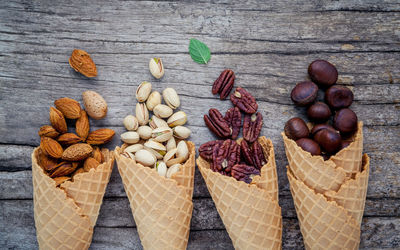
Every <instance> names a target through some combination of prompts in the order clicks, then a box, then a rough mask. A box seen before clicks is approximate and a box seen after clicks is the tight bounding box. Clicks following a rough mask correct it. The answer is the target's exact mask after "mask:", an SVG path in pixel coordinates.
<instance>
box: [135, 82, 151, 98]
mask: <svg viewBox="0 0 400 250" xmlns="http://www.w3.org/2000/svg"><path fill="white" fill-rule="evenodd" d="M150 92H151V83H149V82H142V83H141V84H140V85H139V87H138V88H137V89H136V99H137V100H138V102H145V101H146V100H147V97H149V95H150Z"/></svg>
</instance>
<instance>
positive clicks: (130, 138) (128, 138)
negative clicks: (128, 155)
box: [121, 131, 140, 144]
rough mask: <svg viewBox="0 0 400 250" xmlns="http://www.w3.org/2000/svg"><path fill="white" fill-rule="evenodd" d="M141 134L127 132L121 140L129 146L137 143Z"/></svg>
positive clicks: (122, 135)
mask: <svg viewBox="0 0 400 250" xmlns="http://www.w3.org/2000/svg"><path fill="white" fill-rule="evenodd" d="M139 139H140V138H139V134H138V133H136V132H133V131H129V132H125V133H122V134H121V140H122V141H123V142H125V143H128V144H133V143H137V142H138V141H139Z"/></svg>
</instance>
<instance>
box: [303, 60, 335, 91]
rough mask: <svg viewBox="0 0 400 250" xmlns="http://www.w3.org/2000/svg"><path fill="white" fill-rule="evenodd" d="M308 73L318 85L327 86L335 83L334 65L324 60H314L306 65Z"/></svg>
mask: <svg viewBox="0 0 400 250" xmlns="http://www.w3.org/2000/svg"><path fill="white" fill-rule="evenodd" d="M308 74H309V75H310V78H311V80H312V81H313V82H315V83H317V84H318V85H319V86H320V87H329V86H331V85H333V84H335V83H336V81H337V78H338V72H337V70H336V67H335V66H333V65H332V64H331V63H329V62H327V61H325V60H315V61H313V62H312V63H311V64H310V66H308Z"/></svg>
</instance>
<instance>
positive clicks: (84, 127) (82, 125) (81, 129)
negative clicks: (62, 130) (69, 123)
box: [75, 110, 90, 141]
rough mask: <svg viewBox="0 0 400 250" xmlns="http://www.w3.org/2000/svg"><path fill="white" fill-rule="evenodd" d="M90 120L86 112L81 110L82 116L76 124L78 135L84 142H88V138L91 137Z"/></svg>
mask: <svg viewBox="0 0 400 250" xmlns="http://www.w3.org/2000/svg"><path fill="white" fill-rule="evenodd" d="M89 129H90V126H89V118H88V116H87V114H86V111H85V110H81V116H80V117H79V118H78V120H76V123H75V132H76V134H77V135H78V136H79V137H80V138H82V141H85V140H86V137H87V136H88V135H89Z"/></svg>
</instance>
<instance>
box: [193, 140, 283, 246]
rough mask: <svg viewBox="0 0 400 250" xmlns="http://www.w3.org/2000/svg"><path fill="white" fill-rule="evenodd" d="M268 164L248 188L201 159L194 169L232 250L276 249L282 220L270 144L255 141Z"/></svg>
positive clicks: (279, 238) (264, 141) (273, 156)
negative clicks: (212, 201)
mask: <svg viewBox="0 0 400 250" xmlns="http://www.w3.org/2000/svg"><path fill="white" fill-rule="evenodd" d="M258 141H259V142H260V144H261V146H262V148H263V151H264V155H265V156H266V158H267V159H268V163H267V164H265V165H264V166H263V167H262V170H261V177H259V178H254V179H253V183H252V184H247V183H245V182H242V181H237V180H236V179H235V178H233V177H228V176H224V175H221V174H220V173H217V172H214V171H212V170H211V169H210V164H209V163H208V162H207V161H206V160H205V159H203V158H202V157H199V158H197V161H196V162H197V165H198V167H199V169H200V172H201V174H202V175H203V178H204V180H205V182H206V184H207V188H208V191H209V192H210V194H211V197H212V199H213V200H214V203H215V206H216V208H217V210H218V213H219V215H220V216H221V219H222V221H223V223H224V225H225V227H226V230H227V231H228V233H229V236H230V238H231V239H232V242H233V245H234V247H235V249H280V248H281V246H282V216H281V208H280V206H279V204H278V182H277V175H276V165H275V155H274V150H273V145H272V142H271V140H269V139H266V138H265V137H260V138H259V139H258Z"/></svg>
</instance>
